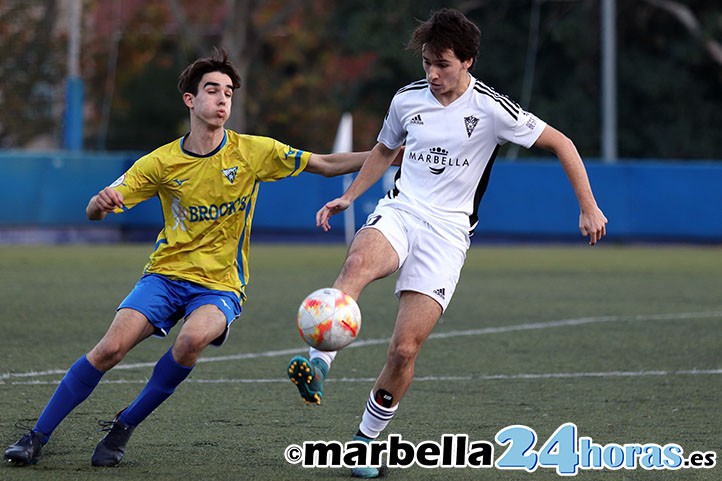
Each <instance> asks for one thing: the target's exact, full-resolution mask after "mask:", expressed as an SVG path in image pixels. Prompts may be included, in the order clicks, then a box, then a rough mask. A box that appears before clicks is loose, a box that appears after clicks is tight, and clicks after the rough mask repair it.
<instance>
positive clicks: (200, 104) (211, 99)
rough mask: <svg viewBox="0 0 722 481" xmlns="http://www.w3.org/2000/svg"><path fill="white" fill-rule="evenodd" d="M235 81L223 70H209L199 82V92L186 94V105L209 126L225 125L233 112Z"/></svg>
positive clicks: (192, 113)
mask: <svg viewBox="0 0 722 481" xmlns="http://www.w3.org/2000/svg"><path fill="white" fill-rule="evenodd" d="M232 98H233V82H231V78H230V77H229V76H228V75H226V74H223V73H221V72H209V73H207V74H205V75H203V77H201V81H200V82H199V83H198V93H197V95H195V96H193V95H191V94H186V95H185V96H184V99H185V100H186V105H188V107H189V108H190V109H191V115H194V116H195V117H197V118H198V119H199V120H201V121H202V122H204V123H206V124H208V125H209V126H215V127H223V125H225V123H226V121H227V120H228V116H229V115H230V114H231V103H232Z"/></svg>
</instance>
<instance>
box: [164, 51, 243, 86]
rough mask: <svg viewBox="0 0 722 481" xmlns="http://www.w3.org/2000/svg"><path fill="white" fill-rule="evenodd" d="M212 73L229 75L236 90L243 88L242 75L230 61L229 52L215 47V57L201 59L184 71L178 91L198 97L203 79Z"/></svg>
mask: <svg viewBox="0 0 722 481" xmlns="http://www.w3.org/2000/svg"><path fill="white" fill-rule="evenodd" d="M210 72H221V73H224V74H226V75H228V76H229V77H230V78H231V83H232V85H233V88H234V89H237V88H238V87H240V86H241V75H240V74H239V73H238V70H236V67H234V66H233V64H232V63H231V61H230V60H228V52H226V51H225V49H222V48H221V49H218V48H216V47H213V55H211V56H210V57H205V58H199V59H198V60H196V61H195V62H193V63H192V64H190V65H189V66H187V67H186V68H185V70H183V72H182V73H181V74H180V76H179V77H178V90H180V91H181V93H191V94H193V95H197V94H198V84H199V83H200V81H201V78H203V76H204V75H205V74H207V73H210Z"/></svg>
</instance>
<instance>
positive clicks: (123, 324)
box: [87, 309, 155, 371]
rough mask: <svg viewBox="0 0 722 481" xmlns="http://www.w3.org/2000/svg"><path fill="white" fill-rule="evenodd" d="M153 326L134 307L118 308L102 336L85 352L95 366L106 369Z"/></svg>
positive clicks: (149, 334) (117, 360)
mask: <svg viewBox="0 0 722 481" xmlns="http://www.w3.org/2000/svg"><path fill="white" fill-rule="evenodd" d="M154 330H155V328H154V327H153V325H152V324H151V323H150V322H148V319H147V318H146V317H145V316H144V315H143V314H141V313H140V312H138V311H136V310H135V309H119V310H118V311H117V312H116V313H115V317H114V318H113V322H112V323H111V324H110V327H109V328H108V330H107V331H106V333H105V335H104V336H103V338H102V339H101V340H100V342H98V344H96V345H95V347H94V348H93V349H92V350H91V351H90V352H89V353H88V354H87V357H88V360H89V361H90V362H91V364H93V365H94V366H95V367H96V368H98V369H100V370H101V371H106V370H108V369H110V368H111V367H113V366H114V365H115V364H117V363H118V362H120V361H121V360H122V359H123V357H125V355H126V354H127V353H128V351H130V350H131V349H132V348H133V347H135V346H136V345H137V344H138V343H139V342H141V341H143V340H144V339H147V338H148V337H149V336H151V335H152V334H153V332H154Z"/></svg>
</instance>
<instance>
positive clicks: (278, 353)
mask: <svg viewBox="0 0 722 481" xmlns="http://www.w3.org/2000/svg"><path fill="white" fill-rule="evenodd" d="M714 318H722V311H703V312H679V313H665V314H639V315H631V316H598V317H581V318H577V319H561V320H556V321H548V322H533V323H525V324H516V325H511V326H497V327H484V328H479V329H466V330H460V331H449V332H439V333H432V334H431V335H430V336H429V339H449V338H454V337H467V336H483V335H489V334H504V333H509V332H518V331H530V330H535V329H551V328H555V327H570V326H582V325H587V324H598V323H605V322H641V321H669V320H678V321H685V320H696V319H714ZM389 340H390V338H381V339H364V340H359V341H356V342H354V343H353V344H351V345H350V346H348V347H346V349H357V348H361V347H367V346H375V345H379V344H383V345H385V344H388V342H389ZM306 351H307V348H305V347H304V346H299V347H297V348H291V349H278V350H273V351H264V352H249V353H241V354H231V355H225V356H214V357H201V358H200V359H199V360H198V362H199V363H202V362H226V361H240V360H246V359H260V358H266V357H283V356H289V355H293V354H299V353H303V352H306ZM155 364H156V362H155V361H154V362H137V363H121V364H118V365H117V366H115V367H114V368H113V371H118V370H128V369H140V368H148V367H153V366H155ZM65 372H66V371H65V370H60V369H51V370H47V371H29V372H18V373H14V372H11V373H4V374H0V384H4V383H3V381H4V380H6V379H13V378H36V377H43V376H53V375H58V374H65Z"/></svg>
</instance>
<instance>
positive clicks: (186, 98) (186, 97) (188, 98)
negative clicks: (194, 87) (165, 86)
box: [183, 92, 195, 109]
mask: <svg viewBox="0 0 722 481" xmlns="http://www.w3.org/2000/svg"><path fill="white" fill-rule="evenodd" d="M194 100H195V96H194V95H193V94H192V93H190V92H185V93H184V94H183V103H184V104H185V105H186V107H188V108H189V109H192V108H193V101H194Z"/></svg>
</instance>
